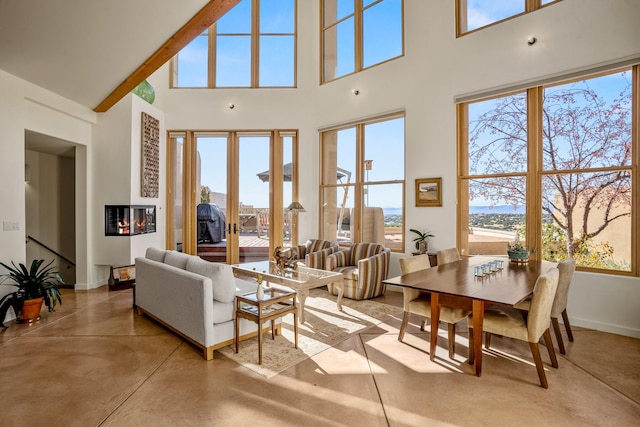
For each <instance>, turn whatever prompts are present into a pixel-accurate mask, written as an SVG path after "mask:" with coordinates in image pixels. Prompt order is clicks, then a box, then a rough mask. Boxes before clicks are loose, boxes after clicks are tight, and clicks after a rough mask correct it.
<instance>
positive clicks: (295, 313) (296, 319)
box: [293, 298, 298, 348]
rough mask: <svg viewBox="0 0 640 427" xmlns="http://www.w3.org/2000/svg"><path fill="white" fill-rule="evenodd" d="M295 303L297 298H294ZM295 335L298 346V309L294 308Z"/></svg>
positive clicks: (294, 303)
mask: <svg viewBox="0 0 640 427" xmlns="http://www.w3.org/2000/svg"><path fill="white" fill-rule="evenodd" d="M293 305H296V301H295V298H294V300H293ZM293 335H294V336H295V341H296V347H295V348H298V310H293Z"/></svg>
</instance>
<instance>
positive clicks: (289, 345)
mask: <svg viewBox="0 0 640 427" xmlns="http://www.w3.org/2000/svg"><path fill="white" fill-rule="evenodd" d="M342 310H343V311H338V309H337V307H336V297H335V296H333V295H330V294H329V293H328V292H327V291H326V290H324V289H312V290H311V291H310V294H309V297H308V298H307V300H306V302H305V317H306V319H305V320H306V321H305V323H303V324H301V325H299V327H298V348H297V349H296V348H294V335H293V314H288V315H286V316H285V317H284V318H283V319H282V334H281V335H278V336H276V339H275V340H272V339H271V335H270V334H265V335H264V336H263V339H262V365H259V364H258V338H257V337H255V338H251V339H249V340H246V341H241V342H240V351H239V352H238V353H237V354H236V352H235V345H230V346H227V347H223V348H221V349H219V350H217V351H219V352H220V353H222V354H223V355H224V356H226V357H228V358H229V359H231V360H234V361H235V362H237V363H239V364H240V365H242V366H244V367H245V368H248V369H250V370H252V371H253V372H256V373H258V374H260V375H262V376H264V377H266V378H271V377H272V376H274V375H276V374H277V373H279V372H282V371H284V370H285V369H287V368H289V367H291V366H294V365H296V364H298V363H300V362H302V361H303V360H305V359H308V358H309V357H311V356H313V355H315V354H318V353H320V352H321V351H324V350H326V349H328V348H330V347H332V346H334V345H336V344H338V343H340V342H342V341H344V340H345V339H347V338H348V337H349V336H351V335H353V334H355V333H357V332H361V331H363V330H364V329H366V328H369V327H371V326H375V325H378V324H380V323H381V322H382V321H383V320H385V319H386V318H388V317H389V316H391V315H397V314H399V313H401V312H402V308H400V307H396V306H391V305H388V304H383V303H379V302H376V301H371V300H362V301H354V300H350V299H346V298H345V299H343V300H342Z"/></svg>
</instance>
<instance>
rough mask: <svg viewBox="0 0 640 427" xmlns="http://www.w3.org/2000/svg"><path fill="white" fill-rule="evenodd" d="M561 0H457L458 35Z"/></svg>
mask: <svg viewBox="0 0 640 427" xmlns="http://www.w3.org/2000/svg"><path fill="white" fill-rule="evenodd" d="M559 1H561V0H456V12H457V13H456V15H457V16H456V24H457V25H456V30H457V35H458V37H459V36H461V35H463V34H465V33H468V32H471V31H475V30H477V29H479V28H484V27H487V26H489V25H493V24H495V23H497V22H501V21H504V20H507V19H509V18H512V17H514V16H518V15H521V14H523V13H528V12H533V11H534V10H538V9H540V8H541V7H543V6H546V5H548V4H551V3H557V2H559Z"/></svg>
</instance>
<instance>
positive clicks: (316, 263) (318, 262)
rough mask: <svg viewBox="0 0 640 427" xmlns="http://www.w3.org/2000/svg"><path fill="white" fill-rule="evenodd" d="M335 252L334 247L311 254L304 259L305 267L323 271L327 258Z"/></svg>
mask: <svg viewBox="0 0 640 427" xmlns="http://www.w3.org/2000/svg"><path fill="white" fill-rule="evenodd" d="M335 251H336V248H335V247H331V248H326V249H322V250H319V251H316V252H311V253H310V254H307V256H306V257H305V262H304V263H305V265H306V266H307V267H311V268H318V269H320V270H324V268H325V264H326V259H327V256H329V255H331V254H332V253H334V252H335Z"/></svg>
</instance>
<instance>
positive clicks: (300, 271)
mask: <svg viewBox="0 0 640 427" xmlns="http://www.w3.org/2000/svg"><path fill="white" fill-rule="evenodd" d="M231 267H233V270H234V273H236V275H237V276H245V277H253V278H255V277H257V276H258V274H262V278H263V279H264V280H266V281H267V282H268V283H275V284H278V285H281V286H285V287H287V288H291V289H293V290H295V291H296V295H297V299H298V311H299V313H300V315H299V316H298V320H299V321H300V323H304V322H305V317H304V303H305V301H306V299H307V297H308V296H309V290H310V289H313V288H319V287H320V286H325V285H328V284H329V283H334V285H335V287H336V288H337V289H338V299H337V301H336V304H337V306H338V310H340V311H342V296H343V295H344V287H343V283H344V281H343V278H342V274H341V273H334V272H333V271H326V270H318V269H317V268H310V267H306V266H304V265H303V264H298V268H296V269H295V270H293V269H285V270H284V271H280V270H279V269H278V268H277V266H276V263H275V262H274V261H257V262H247V263H244V264H235V265H232V266H231Z"/></svg>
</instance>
